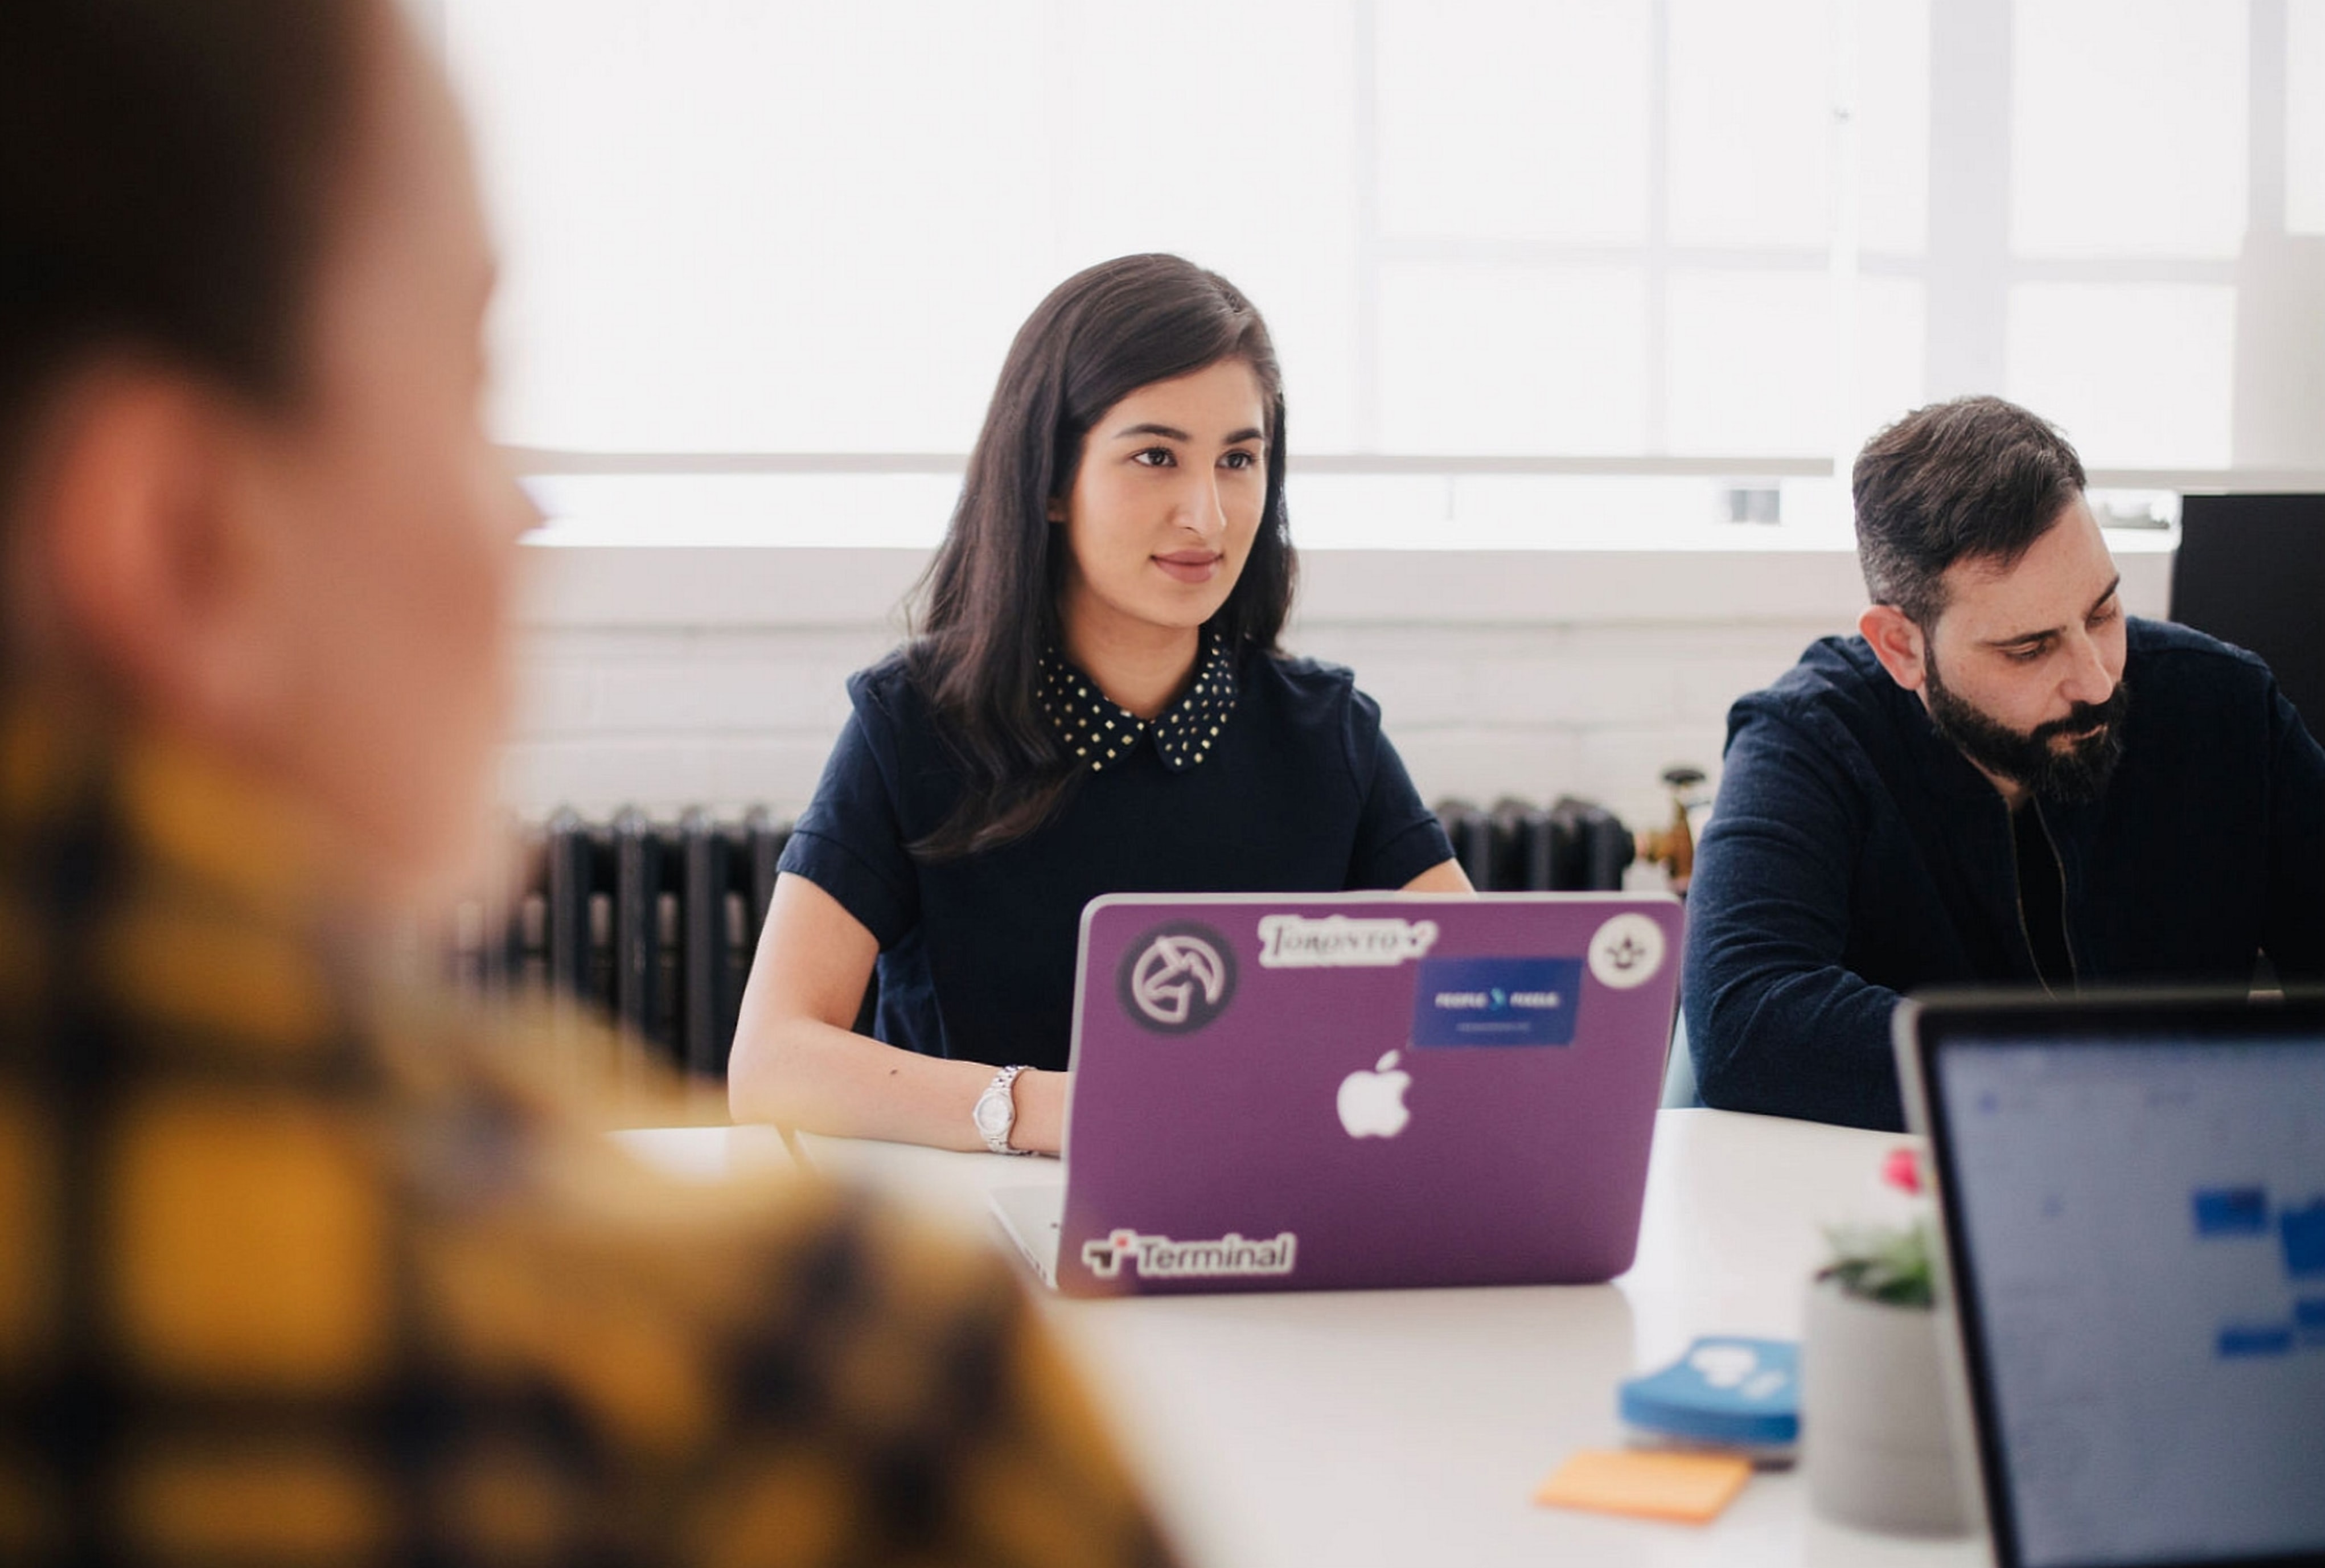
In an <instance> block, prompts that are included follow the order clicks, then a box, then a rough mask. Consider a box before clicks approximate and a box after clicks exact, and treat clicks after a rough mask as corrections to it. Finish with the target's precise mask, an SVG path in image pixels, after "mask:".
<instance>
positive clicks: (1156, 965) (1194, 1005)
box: [1115, 921, 1236, 1035]
mask: <svg viewBox="0 0 2325 1568" xmlns="http://www.w3.org/2000/svg"><path fill="white" fill-rule="evenodd" d="M1235 987H1236V966H1235V951H1234V949H1232V948H1230V947H1229V946H1228V945H1227V938H1225V937H1223V936H1221V935H1220V934H1219V933H1218V932H1216V931H1213V930H1212V929H1211V928H1210V927H1209V926H1208V925H1198V924H1196V923H1193V922H1191V921H1179V922H1175V923H1172V924H1170V925H1163V926H1157V927H1156V928H1155V929H1154V930H1153V931H1150V932H1147V933H1146V934H1145V935H1144V936H1143V937H1141V938H1139V939H1138V941H1137V942H1135V943H1134V944H1132V946H1131V949H1130V951H1129V952H1127V953H1125V955H1124V956H1123V960H1122V970H1121V972H1120V973H1119V974H1118V975H1117V976H1116V983H1115V989H1116V992H1117V993H1118V994H1119V995H1120V997H1121V998H1122V1010H1123V1011H1124V1012H1125V1013H1127V1014H1129V1015H1130V1016H1131V1018H1132V1019H1133V1020H1134V1021H1135V1022H1136V1023H1139V1024H1143V1025H1145V1026H1146V1027H1147V1028H1149V1029H1152V1030H1153V1031H1154V1032H1155V1033H1157V1034H1160V1035H1191V1034H1193V1033H1194V1032H1195V1031H1196V1030H1198V1029H1200V1028H1201V1027H1202V1026H1203V1025H1206V1024H1209V1022H1210V1021H1211V1020H1212V1019H1214V1018H1216V1017H1218V1016H1219V1015H1220V1014H1221V1013H1223V1012H1225V1011H1227V1003H1228V1002H1229V1001H1231V1000H1232V999H1234V997H1235Z"/></svg>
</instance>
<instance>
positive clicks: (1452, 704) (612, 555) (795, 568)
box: [504, 533, 2172, 825]
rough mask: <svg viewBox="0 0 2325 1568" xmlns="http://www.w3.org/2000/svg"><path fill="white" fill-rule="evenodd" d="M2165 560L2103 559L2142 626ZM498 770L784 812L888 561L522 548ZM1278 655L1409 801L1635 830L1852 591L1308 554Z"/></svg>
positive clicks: (1748, 559) (1765, 581)
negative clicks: (1288, 650) (1331, 701)
mask: <svg viewBox="0 0 2325 1568" xmlns="http://www.w3.org/2000/svg"><path fill="white" fill-rule="evenodd" d="M2171 537H2172V536H2171V535H2166V534H2136V533H2134V534H2126V535H2118V536H2117V537H2116V538H2115V539H2114V540H2113V543H2114V546H2115V549H2116V553H2117V560H2118V561H2119V562H2120V564H2121V565H2122V567H2123V571H2124V586H2125V596H2126V601H2127V602H2128V603H2129V605H2130V607H2131V608H2132V610H2133V612H2134V613H2135V614H2140V615H2151V616H2160V615H2162V614H2163V610H2164V608H2165V605H2166V602H2167V599H2168V596H2169V579H2170V571H2171V556H2170V555H2169V553H2168V552H2167V550H2166V549H2165V548H2163V546H2166V545H2168V543H2169V542H2170V539H2171ZM528 556H529V558H530V560H531V562H532V565H533V571H534V577H533V597H532V603H531V606H530V608H529V609H528V611H527V613H526V616H525V633H524V644H523V673H524V692H523V703H522V708H521V711H520V715H519V722H518V727H517V738H516V740H515V742H514V744H513V745H512V746H511V747H510V749H509V754H508V756H507V761H506V766H505V775H504V776H505V796H506V798H507V801H508V803H509V804H510V805H511V806H512V807H513V808H514V809H515V810H516V811H518V812H521V813H523V814H524V815H526V816H528V817H537V816H542V815H545V814H546V813H547V812H549V811H551V810H552V809H554V808H555V807H557V806H559V805H560V804H570V805H572V806H574V807H576V808H577V809H579V810H580V811H582V812H585V813H587V814H589V815H592V816H600V815H604V814H607V813H609V812H612V811H613V810H615V809H616V808H617V807H619V806H622V805H624V804H635V805H638V806H641V807H644V808H645V809H646V810H647V811H649V812H653V813H656V814H658V815H675V814H676V813H677V812H680V811H681V810H683V809H685V808H686V807H688V806H690V805H703V806H708V807H710V808H712V809H713V810H715V811H718V812H739V811H740V810H741V809H742V808H743V807H745V806H746V805H748V804H752V803H765V804H767V805H769V806H771V807H773V808H774V809H775V810H776V811H777V812H779V813H782V814H785V815H788V814H791V813H793V812H797V811H798V810H799V808H800V807H801V806H802V805H803V804H805V803H806V801H807V799H808V797H809V795H810V794H811V792H812V791H813V789H814V787H815V781H816V776H817V775H818V773H819V772H820V769H821V767H822V765H823V759H824V756H825V753H826V752H827V751H828V750H829V747H830V744H831V740H832V738H833V736H834V735H835V734H836V733H837V732H838V728H839V725H840V722H841V720H842V719H844V718H845V717H846V714H847V697H846V693H845V691H844V689H843V682H845V680H846V678H847V676H848V673H849V672H850V671H852V670H855V669H857V668H860V667H861V666H863V665H865V664H866V663H871V662H872V661H873V660H875V659H876V658H878V657H879V656H880V654H882V653H884V652H885V651H886V650H887V649H888V648H889V647H891V646H893V645H894V643H895V641H896V640H897V638H898V636H900V632H901V622H900V621H899V620H898V619H897V618H896V617H895V613H894V611H895V607H896V605H897V603H898V601H899V600H900V599H901V598H902V597H903V594H904V592H905V591H906V589H908V588H909V587H910V586H911V584H912V580H913V578H914V576H915V575H916V573H917V572H918V571H919V570H920V567H921V564H922V561H923V559H924V557H923V556H922V553H921V552H918V551H910V550H797V549H775V548H760V547H748V546H742V547H708V546H706V547H682V546H635V547H623V546H612V545H589V546H565V545H551V544H542V545H539V546H536V547H534V548H533V549H531V550H529V551H528ZM1301 567H1302V573H1303V582H1302V589H1301V604H1300V611H1299V615H1298V617H1297V618H1296V619H1295V621H1294V623H1293V626H1292V630H1291V633H1290V635H1289V637H1288V639H1287V640H1288V642H1289V643H1290V645H1292V648H1293V649H1294V650H1295V651H1297V652H1300V653H1303V654H1313V655H1315V656H1317V657H1319V658H1324V659H1330V660H1335V661H1338V662H1340V663H1347V664H1348V665H1351V666H1352V667H1354V669H1355V670H1356V672H1357V681H1358V682H1359V683H1360V684H1361V685H1362V686H1363V687H1364V688H1365V689H1366V691H1370V692H1371V693H1372V694H1373V695H1374V696H1375V697H1376V698H1377V699H1378V700H1379V701H1380V703H1381V706H1382V709H1383V710H1384V712H1385V716H1386V719H1387V723H1388V728H1389V734H1390V736H1391V737H1392V738H1394V740H1395V742H1396V744H1397V747H1398V748H1399V749H1400V750H1401V751H1402V752H1403V755H1404V757H1405V760H1406V762H1407V763H1408V765H1410V766H1411V768H1412V770H1413V777H1414V780H1415V781H1416V782H1417V783H1418V784H1419V785H1420V787H1421V791H1422V795H1423V797H1424V798H1426V799H1429V800H1431V801H1435V800H1437V799H1439V798H1440V797H1443V796H1446V795H1454V794H1459V795H1466V796H1468V797H1470V798H1471V799H1474V800H1478V801H1481V802H1482V801H1491V800H1492V799H1494V798H1495V797H1496V796H1498V795H1501V794H1505V793H1514V794H1519V795H1523V796H1526V797H1528V798H1531V799H1537V800H1547V799H1548V798H1550V797H1552V796H1555V795H1557V794H1560V793H1578V794H1585V795H1590V796H1593V797H1596V798H1598V799H1599V800H1601V801H1604V802H1605V803H1607V804H1608V805H1610V806H1612V807H1613V808H1614V809H1615V810H1616V812H1618V813H1620V814H1621V815H1622V816H1623V817H1624V818H1625V820H1626V821H1630V822H1632V823H1634V824H1635V825H1637V824H1641V823H1644V822H1648V821H1653V820H1655V819H1657V818H1659V817H1660V816H1661V815H1662V814H1663V811H1664V810H1665V809H1666V808H1665V806H1664V804H1663V802H1664V799H1665V796H1664V793H1663V786H1662V784H1661V783H1660V782H1659V778H1658V775H1660V774H1661V773H1662V771H1663V768H1664V767H1665V766H1667V765H1671V764H1672V763H1690V764H1693V765H1697V766H1700V767H1702V768H1704V769H1705V770H1706V771H1708V772H1710V773H1711V774H1712V775H1714V776H1715V778H1716V777H1717V775H1718V757H1719V746H1720V740H1721V738H1722V736H1723V734H1724V719H1725V716H1726V714H1727V711H1728V704H1729V703H1730V702H1732V701H1734V700H1735V699H1736V698H1737V696H1739V695H1741V694H1742V693H1744V692H1746V691H1752V690H1754V689H1755V688H1757V687H1759V686H1762V685H1765V684H1766V683H1767V682H1769V681H1771V680H1773V679H1774V678H1775V676H1777V675H1778V674H1780V673H1783V670H1784V669H1785V668H1786V667H1788V666H1789V665H1790V664H1791V663H1792V661H1793V660H1794V659H1795V658H1797V657H1798V656H1799V654H1800V651H1801V649H1802V647H1804V646H1805V645H1807V644H1808V643H1809V642H1810V641H1811V639H1813V638H1815V637H1818V636H1823V635H1825V634H1826V633H1828V632H1835V631H1844V630H1847V629H1848V628H1849V627H1850V626H1853V624H1854V623H1855V620H1856V617H1857V611H1858V609H1859V608H1862V605H1863V599H1864V589H1863V587H1862V583H1861V580H1859V578H1858V577H1857V563H1856V560H1855V557H1854V556H1853V555H1851V554H1849V553H1848V552H1845V551H1839V550H1829V549H1825V550H1777V549H1761V550H1737V551H1726V552H1706V551H1663V552H1656V551H1635V552H1614V551H1554V550H1544V551H1524V552H1517V551H1511V552H1499V551H1468V552H1450V551H1447V552H1437V551H1397V552H1392V551H1311V552H1308V553H1306V554H1305V555H1303V556H1302V558H1301Z"/></svg>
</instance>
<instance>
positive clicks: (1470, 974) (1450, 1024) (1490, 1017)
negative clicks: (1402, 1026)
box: [1413, 958, 1582, 1045]
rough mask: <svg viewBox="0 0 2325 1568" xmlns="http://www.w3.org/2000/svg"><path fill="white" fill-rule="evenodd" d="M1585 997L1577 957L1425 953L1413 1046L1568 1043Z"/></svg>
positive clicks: (1418, 979)
mask: <svg viewBox="0 0 2325 1568" xmlns="http://www.w3.org/2000/svg"><path fill="white" fill-rule="evenodd" d="M1581 999H1582V960H1580V959H1579V958H1461V959H1423V960H1421V963H1420V965H1419V966H1418V974H1417V976H1416V979H1415V984H1414V988H1413V1044H1415V1045H1568V1044H1573V1041H1574V1009H1575V1007H1576V1006H1577V1005H1578V1004H1579V1003H1580V1001H1581Z"/></svg>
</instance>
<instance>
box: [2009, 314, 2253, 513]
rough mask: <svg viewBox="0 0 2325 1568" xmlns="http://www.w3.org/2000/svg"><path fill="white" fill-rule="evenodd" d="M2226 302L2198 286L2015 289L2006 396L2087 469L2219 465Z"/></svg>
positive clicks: (2224, 461) (2226, 396) (2231, 332)
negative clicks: (2041, 421) (2055, 429)
mask: <svg viewBox="0 0 2325 1568" xmlns="http://www.w3.org/2000/svg"><path fill="white" fill-rule="evenodd" d="M2236 303H2237V296H2236V291H2235V290H2234V289H2231V288H2215V287H2208V286H2205V285H2200V284H2176V283H2175V284H2115V285H2098V284H2091V283H2021V284H2018V285H2016V286H2015V287H2014V288H2012V290H2011V291H2010V309H2009V314H2010V324H2009V336H2008V349H2007V355H2008V358H2007V370H2006V372H2005V375H2006V387H2005V395H2007V396H2008V397H2010V398H2011V399H2012V400H2013V401H2015V402H2018V403H2022V404H2025V405H2026V406H2027V407H2028V408H2031V409H2033V411H2034V412H2035V413H2039V414H2041V415H2042V416H2043V417H2044V418H2045V419H2048V420H2051V421H2052V422H2054V423H2056V424H2058V425H2059V426H2061V428H2062V429H2064V430H2065V431H2066V432H2067V439H2068V440H2070V441H2073V442H2074V443H2075V447H2076V450H2079V451H2080V452H2081V453H2082V457H2083V462H2084V464H2085V466H2087V467H2093V468H2133V469H2159V468H2225V467H2227V466H2228V452H2229V446H2228V442H2229V435H2228V420H2229V411H2230V406H2231V401H2230V400H2231V394H2232V391H2233V380H2234V376H2233V366H2234V362H2235V359H2234V357H2235V349H2236Z"/></svg>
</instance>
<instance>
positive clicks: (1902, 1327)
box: [1801, 1220, 1968, 1536]
mask: <svg viewBox="0 0 2325 1568" xmlns="http://www.w3.org/2000/svg"><path fill="white" fill-rule="evenodd" d="M1825 1237H1826V1240H1827V1241H1828V1242H1829V1244H1830V1246H1831V1248H1832V1257H1831V1261H1830V1262H1829V1263H1827V1264H1826V1265H1825V1266H1824V1267H1823V1268H1821V1269H1820V1270H1819V1271H1818V1273H1817V1276H1816V1277H1815V1279H1814V1281H1813V1282H1812V1283H1811V1286H1810V1289H1809V1301H1808V1321H1807V1327H1806V1331H1805V1332H1804V1334H1803V1335H1802V1349H1801V1446H1802V1465H1803V1467H1804V1468H1805V1469H1806V1470H1807V1471H1808V1483H1809V1501H1810V1503H1811V1506H1813V1507H1814V1508H1815V1509H1816V1511H1817V1512H1818V1513H1820V1514H1821V1515H1823V1516H1824V1517H1827V1518H1829V1519H1833V1520H1836V1521H1838V1522H1839V1523H1841V1524H1846V1525H1854V1526H1857V1527H1859V1528H1861V1529H1869V1530H1885V1531H1893V1532H1896V1533H1900V1534H1906V1535H1921V1536H1953V1535H1959V1534H1961V1533H1962V1532H1963V1531H1964V1530H1965V1529H1966V1528H1968V1518H1967V1517H1966V1511H1965V1510H1964V1508H1963V1507H1962V1498H1961V1489H1960V1486H1959V1474H1958V1472H1957V1471H1956V1469H1955V1460H1954V1454H1953V1444H1952V1440H1951V1435H1950V1432H1949V1430H1948V1424H1947V1415H1946V1392H1945V1387H1944V1384H1943V1381H1942V1375H1941V1365H1942V1363H1941V1359H1940V1356H1939V1344H1938V1334H1939V1331H1940V1329H1939V1320H1938V1314H1937V1313H1936V1312H1935V1311H1934V1310H1932V1309H1933V1304H1934V1301H1935V1297H1934V1294H1933V1292H1932V1289H1931V1272H1930V1269H1931V1247H1932V1246H1934V1245H1935V1239H1934V1238H1933V1237H1932V1236H1931V1232H1930V1227H1929V1224H1928V1222H1927V1221H1926V1220H1915V1221H1914V1222H1913V1223H1912V1224H1910V1225H1907V1226H1904V1227H1902V1228H1899V1227H1892V1226H1853V1227H1843V1228H1837V1229H1829V1230H1827V1231H1826V1232H1825Z"/></svg>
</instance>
